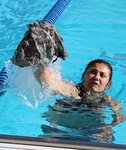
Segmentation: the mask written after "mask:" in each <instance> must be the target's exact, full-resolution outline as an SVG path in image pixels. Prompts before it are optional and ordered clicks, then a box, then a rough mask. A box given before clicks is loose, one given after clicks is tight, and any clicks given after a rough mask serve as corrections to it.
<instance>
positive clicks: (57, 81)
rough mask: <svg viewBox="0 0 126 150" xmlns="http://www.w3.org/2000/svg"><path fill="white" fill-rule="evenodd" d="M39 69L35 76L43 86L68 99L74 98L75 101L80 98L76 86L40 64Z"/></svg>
mask: <svg viewBox="0 0 126 150" xmlns="http://www.w3.org/2000/svg"><path fill="white" fill-rule="evenodd" d="M37 68H38V69H37V70H36V72H35V76H36V78H37V79H38V80H39V82H40V83H41V84H44V85H45V86H46V87H49V88H50V89H51V90H53V91H54V92H56V93H57V94H61V95H63V96H67V97H73V98H75V99H78V98H79V96H78V90H77V88H76V86H75V84H73V83H71V82H67V81H65V80H63V79H62V78H61V77H59V76H58V75H57V74H56V72H54V71H53V70H51V69H49V68H46V67H44V66H43V65H42V64H39V65H38V66H37Z"/></svg>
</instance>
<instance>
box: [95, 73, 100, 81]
mask: <svg viewBox="0 0 126 150" xmlns="http://www.w3.org/2000/svg"><path fill="white" fill-rule="evenodd" d="M94 77H95V80H99V78H100V74H99V72H97V73H96V74H95V76H94Z"/></svg>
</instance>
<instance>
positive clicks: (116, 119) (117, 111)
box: [106, 97, 126, 127]
mask: <svg viewBox="0 0 126 150" xmlns="http://www.w3.org/2000/svg"><path fill="white" fill-rule="evenodd" d="M106 101H107V103H108V105H109V106H110V107H111V109H112V110H113V112H114V114H113V122H112V123H111V124H110V126H111V127H112V126H115V125H117V124H119V123H121V122H123V121H124V120H126V117H125V116H123V115H122V114H121V103H120V102H117V101H115V100H113V99H112V98H111V97H108V98H107V99H106Z"/></svg>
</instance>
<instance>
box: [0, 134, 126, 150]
mask: <svg viewBox="0 0 126 150" xmlns="http://www.w3.org/2000/svg"><path fill="white" fill-rule="evenodd" d="M78 149H79V150H82V149H83V150H124V149H125V150H126V145H119V144H103V143H91V142H78V141H70V140H60V139H51V138H40V137H24V136H12V135H0V150H78Z"/></svg>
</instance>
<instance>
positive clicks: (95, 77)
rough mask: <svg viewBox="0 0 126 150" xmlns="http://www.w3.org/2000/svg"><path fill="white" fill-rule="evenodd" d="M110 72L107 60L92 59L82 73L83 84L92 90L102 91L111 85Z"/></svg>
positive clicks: (110, 68)
mask: <svg viewBox="0 0 126 150" xmlns="http://www.w3.org/2000/svg"><path fill="white" fill-rule="evenodd" d="M112 72H113V71H112V67H111V65H110V64H109V63H108V62H107V61H105V60H101V59H96V60H93V61H91V62H89V64H88V65H87V67H86V69H85V71H84V72H83V74H82V83H83V86H84V87H85V88H86V89H88V90H90V91H93V92H103V91H104V90H107V89H108V88H109V87H110V85H111V79H112Z"/></svg>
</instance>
